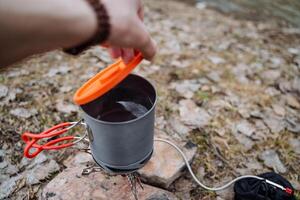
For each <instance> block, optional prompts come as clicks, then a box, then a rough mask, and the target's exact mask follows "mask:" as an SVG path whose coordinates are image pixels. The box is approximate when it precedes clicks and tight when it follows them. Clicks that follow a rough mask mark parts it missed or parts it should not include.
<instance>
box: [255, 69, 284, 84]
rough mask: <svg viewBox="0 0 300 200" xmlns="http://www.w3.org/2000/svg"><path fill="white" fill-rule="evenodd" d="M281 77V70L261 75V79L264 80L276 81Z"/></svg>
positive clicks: (268, 71) (267, 71)
mask: <svg viewBox="0 0 300 200" xmlns="http://www.w3.org/2000/svg"><path fill="white" fill-rule="evenodd" d="M280 75H281V72H280V71H279V70H266V71H264V72H262V73H261V74H260V77H261V79H263V80H267V81H275V80H277V79H278V78H279V77H280Z"/></svg>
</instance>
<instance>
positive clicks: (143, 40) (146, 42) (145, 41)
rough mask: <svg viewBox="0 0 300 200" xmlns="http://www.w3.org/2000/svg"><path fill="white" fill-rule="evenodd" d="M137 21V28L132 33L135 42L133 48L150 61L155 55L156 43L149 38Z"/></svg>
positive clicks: (145, 30)
mask: <svg viewBox="0 0 300 200" xmlns="http://www.w3.org/2000/svg"><path fill="white" fill-rule="evenodd" d="M137 21H138V22H137V27H136V30H135V31H134V33H135V34H136V35H135V38H136V42H134V44H133V48H135V49H137V50H139V51H140V52H141V53H142V55H143V57H144V58H145V59H146V60H149V61H150V60H152V59H153V57H154V56H155V54H156V43H155V42H154V40H153V39H152V38H151V36H150V34H149V33H148V31H147V29H146V27H145V25H144V23H143V22H142V21H141V20H140V19H137Z"/></svg>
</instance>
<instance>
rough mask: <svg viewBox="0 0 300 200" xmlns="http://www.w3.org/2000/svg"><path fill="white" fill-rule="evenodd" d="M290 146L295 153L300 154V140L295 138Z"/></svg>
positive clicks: (290, 141) (291, 140)
mask: <svg viewBox="0 0 300 200" xmlns="http://www.w3.org/2000/svg"><path fill="white" fill-rule="evenodd" d="M289 144H290V146H291V147H292V149H293V151H294V152H295V153H297V154H300V140H298V139H295V138H290V139H289Z"/></svg>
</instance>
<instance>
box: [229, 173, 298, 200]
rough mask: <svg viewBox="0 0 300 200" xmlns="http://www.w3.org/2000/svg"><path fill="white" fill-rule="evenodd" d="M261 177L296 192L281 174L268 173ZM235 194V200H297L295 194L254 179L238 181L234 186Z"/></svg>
mask: <svg viewBox="0 0 300 200" xmlns="http://www.w3.org/2000/svg"><path fill="white" fill-rule="evenodd" d="M259 176H260V177H262V178H265V179H268V180H270V181H272V182H274V183H277V184H279V185H282V186H283V187H285V188H290V189H292V190H293V191H294V188H293V187H292V185H291V183H290V182H289V181H287V180H286V179H285V178H283V177H282V176H280V175H279V174H276V173H274V172H268V173H264V174H261V175H259ZM234 193H235V197H234V199H235V200H296V198H295V196H294V195H293V194H288V193H287V192H285V191H283V190H281V189H279V188H277V187H274V186H272V185H270V184H268V183H266V182H265V181H264V180H258V179H254V178H246V179H242V180H239V181H237V182H236V183H235V184H234Z"/></svg>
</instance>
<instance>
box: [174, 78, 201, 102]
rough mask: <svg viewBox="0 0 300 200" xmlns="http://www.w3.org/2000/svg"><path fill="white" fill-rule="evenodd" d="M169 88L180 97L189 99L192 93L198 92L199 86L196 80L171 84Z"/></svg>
mask: <svg viewBox="0 0 300 200" xmlns="http://www.w3.org/2000/svg"><path fill="white" fill-rule="evenodd" d="M171 88H172V89H175V90H176V92H178V93H179V94H180V95H181V96H183V97H185V98H187V99H190V98H192V97H193V96H194V93H195V92H196V91H197V90H199V88H200V84H199V83H198V82H197V81H196V80H184V81H181V82H175V83H172V84H171Z"/></svg>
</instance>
